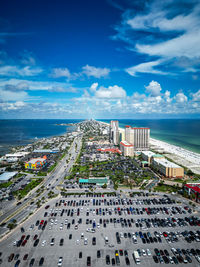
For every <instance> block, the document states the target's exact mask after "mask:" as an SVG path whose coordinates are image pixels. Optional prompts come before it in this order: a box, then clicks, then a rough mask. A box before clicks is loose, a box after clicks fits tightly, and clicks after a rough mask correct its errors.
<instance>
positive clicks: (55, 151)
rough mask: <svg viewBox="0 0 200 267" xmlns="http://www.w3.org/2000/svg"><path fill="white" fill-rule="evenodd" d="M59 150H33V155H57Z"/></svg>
mask: <svg viewBox="0 0 200 267" xmlns="http://www.w3.org/2000/svg"><path fill="white" fill-rule="evenodd" d="M59 152H60V150H59V148H53V149H35V150H33V153H46V154H53V153H59Z"/></svg>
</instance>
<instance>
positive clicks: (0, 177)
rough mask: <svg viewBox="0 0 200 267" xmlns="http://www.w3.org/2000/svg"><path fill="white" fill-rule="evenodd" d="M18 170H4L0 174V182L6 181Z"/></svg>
mask: <svg viewBox="0 0 200 267" xmlns="http://www.w3.org/2000/svg"><path fill="white" fill-rule="evenodd" d="M17 173H18V172H4V173H2V174H1V175H0V183H6V182H8V181H10V180H11V179H12V178H13V177H15V175H16V174H17Z"/></svg>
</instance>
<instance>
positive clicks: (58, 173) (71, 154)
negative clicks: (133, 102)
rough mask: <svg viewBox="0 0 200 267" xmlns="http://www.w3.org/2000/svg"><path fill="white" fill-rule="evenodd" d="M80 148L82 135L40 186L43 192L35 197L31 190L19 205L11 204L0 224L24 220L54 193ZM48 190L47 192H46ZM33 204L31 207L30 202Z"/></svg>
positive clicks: (0, 232) (34, 192)
mask: <svg viewBox="0 0 200 267" xmlns="http://www.w3.org/2000/svg"><path fill="white" fill-rule="evenodd" d="M81 146H82V135H79V136H77V137H75V138H74V141H73V143H72V145H71V147H70V149H69V151H68V153H67V155H66V156H65V157H64V158H63V159H62V160H61V161H60V162H59V164H58V165H57V167H56V168H55V170H54V171H53V172H52V173H50V174H49V175H48V176H47V177H46V178H45V180H44V182H43V183H42V184H40V186H41V185H43V186H44V190H43V192H42V193H41V194H40V195H39V196H37V193H36V190H37V188H36V189H33V190H32V191H31V192H30V193H29V195H28V197H26V198H25V199H24V200H23V201H22V203H21V204H19V205H16V204H13V205H12V206H11V207H10V208H9V209H8V210H7V209H6V210H5V211H4V213H3V214H2V215H1V216H0V222H1V223H3V222H7V221H9V220H11V219H16V220H17V221H18V222H19V221H22V220H23V219H24V218H26V217H27V216H28V215H29V214H30V212H31V211H33V210H34V209H35V208H36V205H35V203H36V202H37V201H38V200H41V199H42V198H47V197H48V193H49V191H50V190H52V189H53V190H55V191H56V186H57V185H58V184H60V183H61V182H62V181H63V180H64V178H65V176H66V175H67V174H68V173H69V172H70V169H71V168H72V166H73V165H74V163H75V161H76V159H77V156H78V155H79V153H80V150H81ZM47 189H49V190H47ZM32 201H34V203H33V204H32V205H31V202H32ZM7 230H8V229H7V228H6V227H1V228H0V235H3V234H4V233H5V232H6V231H7Z"/></svg>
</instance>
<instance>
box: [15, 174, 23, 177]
mask: <svg viewBox="0 0 200 267" xmlns="http://www.w3.org/2000/svg"><path fill="white" fill-rule="evenodd" d="M22 176H24V173H18V174H17V175H16V176H15V177H16V178H20V177H22Z"/></svg>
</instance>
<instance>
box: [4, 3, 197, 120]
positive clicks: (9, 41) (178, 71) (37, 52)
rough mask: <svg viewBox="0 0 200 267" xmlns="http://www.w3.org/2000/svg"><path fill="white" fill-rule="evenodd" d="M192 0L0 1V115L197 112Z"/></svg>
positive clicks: (109, 115) (132, 115) (143, 115)
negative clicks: (174, 0) (0, 2)
mask: <svg viewBox="0 0 200 267" xmlns="http://www.w3.org/2000/svg"><path fill="white" fill-rule="evenodd" d="M199 26H200V3H199V1H195V0H192V1H188V0H183V1H176V2H175V3H174V2H173V1H171V0H168V1H157V0H155V1H137V0H135V1H130V0H121V1H119V0H103V1H100V0H96V1H91V0H86V1H80V0H76V1H63V0H60V1H58V2H55V1H51V0H50V1H47V0H44V1H32V0H30V1H28V2H27V1H24V0H22V1H20V4H19V2H18V1H15V0H13V1H6V2H4V3H2V4H1V10H0V119H12V118H14V119H15V118H17V119H20V118H25V119H26V118H29V119H31V118H41V119H42V118H44V119H48V118H52V119H53V118H55V119H56V118H63V119H64V118H66V119H70V118H72V119H73V118H75V119H76V118H77V119H78V118H85V119H87V118H95V119H101V118H105V119H110V118H113V119H115V118H118V119H123V118H124V119H125V118H135V119H144V118H145V119H146V118H147V119H155V118H200V87H199V73H200V68H199V63H200V50H199V48H198V47H199V41H200V27H199Z"/></svg>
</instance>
